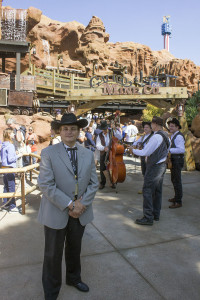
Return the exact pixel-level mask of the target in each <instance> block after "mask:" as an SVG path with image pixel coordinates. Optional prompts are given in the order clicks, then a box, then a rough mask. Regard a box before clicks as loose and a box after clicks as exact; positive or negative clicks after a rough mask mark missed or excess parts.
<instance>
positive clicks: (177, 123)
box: [167, 118, 182, 129]
mask: <svg viewBox="0 0 200 300" xmlns="http://www.w3.org/2000/svg"><path fill="white" fill-rule="evenodd" d="M170 123H172V124H175V125H176V126H178V127H179V129H181V128H182V127H181V125H180V122H179V120H178V119H176V118H172V119H171V120H169V121H168V122H167V124H168V125H169V124H170Z"/></svg>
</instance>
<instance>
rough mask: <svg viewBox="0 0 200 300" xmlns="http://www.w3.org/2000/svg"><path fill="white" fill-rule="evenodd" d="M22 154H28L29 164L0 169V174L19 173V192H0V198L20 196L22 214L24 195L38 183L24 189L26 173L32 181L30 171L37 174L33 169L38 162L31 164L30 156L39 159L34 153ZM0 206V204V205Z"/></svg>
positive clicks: (37, 165)
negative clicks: (21, 166)
mask: <svg viewBox="0 0 200 300" xmlns="http://www.w3.org/2000/svg"><path fill="white" fill-rule="evenodd" d="M23 156H29V157H30V165H29V166H27V167H23V168H5V169H4V168H3V169H0V174H5V173H7V174H8V173H20V174H21V175H20V181H21V191H20V192H17V191H15V192H13V193H0V198H13V197H19V198H21V201H22V215H24V214H25V200H26V199H25V197H26V195H28V194H30V193H32V192H33V191H35V190H36V189H37V188H38V185H37V184H35V185H33V186H31V187H29V188H27V189H26V176H25V175H26V173H27V172H29V173H30V181H31V182H32V173H35V174H37V175H39V171H37V170H35V168H38V167H39V166H40V164H39V163H36V164H32V157H36V158H38V159H39V160H40V158H41V157H40V156H39V155H37V154H34V153H30V154H26V153H25V154H23ZM0 206H1V205H0Z"/></svg>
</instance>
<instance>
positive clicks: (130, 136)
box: [124, 120, 138, 145]
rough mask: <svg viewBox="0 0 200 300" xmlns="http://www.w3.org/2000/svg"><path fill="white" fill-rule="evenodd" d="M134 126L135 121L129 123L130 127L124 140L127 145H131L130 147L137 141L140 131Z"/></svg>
mask: <svg viewBox="0 0 200 300" xmlns="http://www.w3.org/2000/svg"><path fill="white" fill-rule="evenodd" d="M134 124H135V121H134V120H132V121H129V122H128V126H127V128H126V130H125V138H124V140H125V142H126V144H129V145H132V144H133V143H134V142H135V141H136V138H137V134H138V129H137V127H136V126H135V125H134Z"/></svg>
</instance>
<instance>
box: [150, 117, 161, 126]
mask: <svg viewBox="0 0 200 300" xmlns="http://www.w3.org/2000/svg"><path fill="white" fill-rule="evenodd" d="M151 123H155V124H157V125H159V126H163V119H162V118H160V117H157V116H154V117H153V119H152V121H151Z"/></svg>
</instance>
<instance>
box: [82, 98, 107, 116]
mask: <svg viewBox="0 0 200 300" xmlns="http://www.w3.org/2000/svg"><path fill="white" fill-rule="evenodd" d="M106 102H107V101H105V100H102V101H90V102H88V103H85V104H83V105H81V106H79V107H78V108H77V110H76V116H80V115H82V114H85V113H86V112H87V111H89V110H92V109H95V108H96V107H98V106H101V105H103V104H105V103H106Z"/></svg>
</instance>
